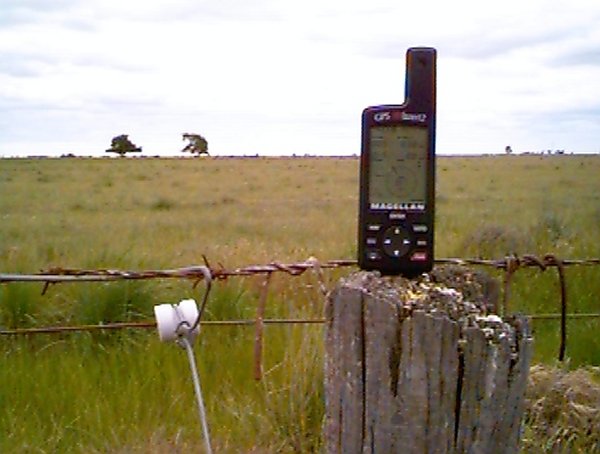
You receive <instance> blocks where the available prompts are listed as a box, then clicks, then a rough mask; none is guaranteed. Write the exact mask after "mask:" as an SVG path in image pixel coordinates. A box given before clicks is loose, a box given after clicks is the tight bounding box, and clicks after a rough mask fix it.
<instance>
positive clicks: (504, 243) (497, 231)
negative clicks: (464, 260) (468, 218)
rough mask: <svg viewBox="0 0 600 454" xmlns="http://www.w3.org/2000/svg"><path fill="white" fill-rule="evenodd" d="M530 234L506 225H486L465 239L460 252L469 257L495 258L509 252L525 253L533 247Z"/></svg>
mask: <svg viewBox="0 0 600 454" xmlns="http://www.w3.org/2000/svg"><path fill="white" fill-rule="evenodd" d="M531 247H532V244H531V239H530V235H529V234H528V233H527V232H525V231H522V230H516V229H513V228H510V227H506V226H499V225H484V226H481V227H478V228H476V229H475V230H473V231H472V232H471V233H470V234H468V235H467V236H466V237H465V239H464V240H463V242H462V244H461V246H460V251H459V254H464V255H466V256H467V257H470V256H471V257H479V258H482V259H495V258H499V257H504V256H506V255H509V254H517V255H519V254H524V253H527V252H530V251H529V249H531Z"/></svg>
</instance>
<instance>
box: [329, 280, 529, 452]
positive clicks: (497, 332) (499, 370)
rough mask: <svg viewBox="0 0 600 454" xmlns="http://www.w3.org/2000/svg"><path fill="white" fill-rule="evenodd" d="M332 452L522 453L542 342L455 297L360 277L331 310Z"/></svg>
mask: <svg viewBox="0 0 600 454" xmlns="http://www.w3.org/2000/svg"><path fill="white" fill-rule="evenodd" d="M327 316H328V319H329V322H328V325H327V329H326V334H325V336H326V339H325V342H326V347H325V399H326V419H325V424H324V434H323V437H324V443H325V449H326V452H328V453H343V454H352V453H382V454H383V453H393V452H398V453H419V454H420V453H466V452H470V453H515V452H517V451H518V446H519V440H520V430H521V418H522V414H523V406H524V394H525V386H526V383H527V374H528V369H529V361H530V357H531V344H532V339H531V336H530V331H529V325H528V321H527V319H526V318H524V317H513V318H507V319H505V320H502V319H500V318H499V317H497V316H495V315H486V312H485V305H484V304H481V302H467V301H464V300H463V295H462V293H460V292H459V291H457V290H455V289H450V288H447V287H445V286H443V285H440V284H434V283H432V282H431V281H429V280H428V279H427V278H424V279H422V280H420V281H414V280H413V281H409V280H406V279H402V278H394V279H390V278H380V277H378V276H377V275H376V274H374V273H366V272H359V273H356V274H353V275H352V276H350V277H348V278H345V279H343V280H342V281H340V283H339V284H338V286H337V288H336V289H335V290H334V292H332V294H331V296H330V298H329V301H328V306H327Z"/></svg>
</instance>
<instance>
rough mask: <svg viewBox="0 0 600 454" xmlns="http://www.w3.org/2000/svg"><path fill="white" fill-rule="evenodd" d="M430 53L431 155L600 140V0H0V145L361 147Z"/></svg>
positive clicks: (268, 151)
mask: <svg viewBox="0 0 600 454" xmlns="http://www.w3.org/2000/svg"><path fill="white" fill-rule="evenodd" d="M413 46H431V47H435V48H436V49H437V52H438V54H437V55H438V60H437V101H438V102H437V152H438V153H439V154H479V153H503V152H504V150H505V147H506V146H507V145H510V146H511V148H512V149H513V150H514V152H515V153H520V152H527V151H529V152H539V151H542V150H549V149H550V150H556V149H563V150H566V152H575V153H581V152H593V153H599V152H600V2H598V1H597V0H561V1H558V0H544V1H541V0H503V1H495V2H485V1H481V0H479V1H472V0H457V1H452V2H450V1H447V0H430V1H414V2H406V1H400V0H393V1H391V0H368V1H366V0H365V1H357V0H302V1H288V0H245V1H242V0H237V1H236V0H212V1H204V0H143V1H142V0H139V1H134V0H129V1H124V0H118V1H117V0H0V156H22V155H50V156H58V155H61V154H67V153H73V154H75V155H95V156H101V155H105V150H106V149H107V148H109V146H110V140H111V138H112V137H114V136H116V135H119V134H128V135H129V138H130V139H131V140H132V141H133V142H134V143H135V144H136V145H138V146H142V147H143V151H144V154H146V155H165V156H167V155H182V153H181V149H182V148H183V146H185V144H186V142H183V141H182V136H181V135H182V133H184V132H188V133H197V134H201V135H203V136H204V137H206V139H207V140H208V144H209V151H210V152H211V154H213V155H254V154H259V155H291V154H300V155H303V154H318V155H350V154H358V153H359V152H360V116H361V112H362V110H363V109H364V108H365V107H367V106H372V105H378V104H400V103H402V102H403V101H404V71H405V53H406V49H407V48H409V47H413Z"/></svg>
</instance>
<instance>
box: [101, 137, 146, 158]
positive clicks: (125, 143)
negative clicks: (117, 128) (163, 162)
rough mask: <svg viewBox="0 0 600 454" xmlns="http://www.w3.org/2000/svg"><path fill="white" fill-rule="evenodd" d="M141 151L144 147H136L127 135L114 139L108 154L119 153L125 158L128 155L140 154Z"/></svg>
mask: <svg viewBox="0 0 600 454" xmlns="http://www.w3.org/2000/svg"><path fill="white" fill-rule="evenodd" d="M141 151H142V147H136V146H135V144H134V143H133V142H132V141H131V140H129V136H128V135H127V134H121V135H120V136H116V137H113V138H112V140H111V141H110V148H109V149H108V150H106V152H107V153H117V154H118V155H119V156H121V157H123V156H125V154H127V153H139V152H141Z"/></svg>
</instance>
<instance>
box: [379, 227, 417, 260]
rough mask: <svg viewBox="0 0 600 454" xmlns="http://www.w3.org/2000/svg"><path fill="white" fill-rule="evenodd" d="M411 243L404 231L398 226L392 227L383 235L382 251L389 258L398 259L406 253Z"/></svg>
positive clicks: (408, 235)
mask: <svg viewBox="0 0 600 454" xmlns="http://www.w3.org/2000/svg"><path fill="white" fill-rule="evenodd" d="M411 246H412V241H411V237H410V234H409V233H408V231H407V230H406V229H404V228H403V227H400V226H397V225H395V226H392V227H389V228H388V229H386V231H385V232H384V233H383V251H384V252H385V253H386V255H388V256H390V257H395V258H399V257H402V256H404V255H406V254H407V253H408V251H409V250H410V249H411Z"/></svg>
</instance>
